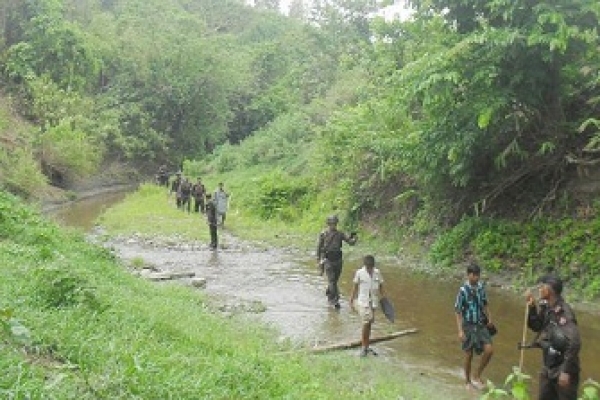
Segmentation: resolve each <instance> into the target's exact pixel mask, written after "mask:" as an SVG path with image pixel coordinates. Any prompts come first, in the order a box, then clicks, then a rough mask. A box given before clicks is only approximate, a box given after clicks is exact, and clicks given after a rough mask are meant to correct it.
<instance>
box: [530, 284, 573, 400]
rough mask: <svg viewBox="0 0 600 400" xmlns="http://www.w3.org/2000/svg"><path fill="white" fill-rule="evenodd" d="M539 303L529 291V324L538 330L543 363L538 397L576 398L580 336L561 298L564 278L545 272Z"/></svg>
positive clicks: (549, 399) (569, 399)
mask: <svg viewBox="0 0 600 400" xmlns="http://www.w3.org/2000/svg"><path fill="white" fill-rule="evenodd" d="M538 283H539V293H540V302H539V305H536V303H535V299H534V298H533V296H532V294H531V293H530V292H528V293H527V294H526V297H527V304H528V305H529V312H528V318H527V325H528V326H529V328H530V329H531V330H533V331H534V332H539V333H540V335H541V336H542V339H541V340H540V341H539V342H538V344H539V346H540V347H541V348H542V351H543V360H544V366H543V367H542V371H541V372H540V391H539V395H538V399H539V400H577V388H578V386H579V368H580V367H579V350H580V348H581V338H580V336H579V327H578V326H577V318H576V317H575V313H573V310H572V309H571V306H569V305H568V304H567V303H566V302H565V300H564V299H563V298H562V290H563V283H562V280H561V279H560V278H559V277H557V276H554V275H546V276H543V277H541V278H540V279H539V280H538Z"/></svg>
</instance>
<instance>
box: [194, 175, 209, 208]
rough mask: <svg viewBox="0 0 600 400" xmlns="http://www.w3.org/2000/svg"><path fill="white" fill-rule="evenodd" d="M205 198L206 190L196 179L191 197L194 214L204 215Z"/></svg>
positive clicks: (199, 180)
mask: <svg viewBox="0 0 600 400" xmlns="http://www.w3.org/2000/svg"><path fill="white" fill-rule="evenodd" d="M205 196H206V189H205V187H204V184H203V183H202V180H201V179H200V178H198V181H197V182H196V183H195V184H194V186H193V187H192V197H194V212H196V213H197V212H201V213H202V214H204V198H205Z"/></svg>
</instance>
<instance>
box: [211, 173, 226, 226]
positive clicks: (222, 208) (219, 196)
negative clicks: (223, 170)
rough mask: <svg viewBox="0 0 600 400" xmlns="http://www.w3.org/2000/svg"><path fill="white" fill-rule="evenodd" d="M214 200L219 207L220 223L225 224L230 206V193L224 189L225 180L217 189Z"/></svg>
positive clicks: (218, 218) (218, 216) (218, 217)
mask: <svg viewBox="0 0 600 400" xmlns="http://www.w3.org/2000/svg"><path fill="white" fill-rule="evenodd" d="M214 202H215V206H216V207H217V220H218V222H219V225H221V226H225V217H226V216H227V208H228V207H229V204H228V203H229V193H227V192H226V191H225V189H223V182H221V183H219V187H218V188H217V190H216V191H215V199H214Z"/></svg>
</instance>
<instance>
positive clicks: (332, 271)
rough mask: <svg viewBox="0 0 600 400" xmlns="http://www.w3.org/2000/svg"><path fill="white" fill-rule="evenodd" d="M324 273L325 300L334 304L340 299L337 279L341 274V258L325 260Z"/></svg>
mask: <svg viewBox="0 0 600 400" xmlns="http://www.w3.org/2000/svg"><path fill="white" fill-rule="evenodd" d="M325 274H326V275H327V292H326V293H327V300H328V301H329V303H330V304H336V303H337V302H338V301H339V300H340V289H339V288H338V281H339V280H340V275H341V274H342V260H340V261H329V260H326V261H325Z"/></svg>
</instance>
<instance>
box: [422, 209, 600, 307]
mask: <svg viewBox="0 0 600 400" xmlns="http://www.w3.org/2000/svg"><path fill="white" fill-rule="evenodd" d="M597 207H598V206H597ZM599 240H600V218H599V217H596V218H594V219H592V220H574V219H563V220H551V219H538V220H535V221H531V222H528V223H522V222H515V221H506V220H483V219H480V218H466V219H464V220H463V221H461V222H460V223H459V224H458V225H456V226H455V227H454V228H453V229H451V230H449V231H447V232H445V233H444V234H442V235H440V236H439V237H438V239H437V240H436V241H435V243H434V244H433V246H432V247H431V258H432V260H433V261H434V262H435V263H438V264H440V265H443V266H446V267H448V266H451V265H452V264H454V263H457V262H460V261H461V260H463V259H464V255H465V254H466V253H470V256H471V257H472V258H473V259H475V260H477V261H478V262H480V263H482V264H483V265H484V266H485V267H486V268H487V269H489V270H492V271H498V270H500V269H503V268H509V269H518V270H520V271H522V272H524V273H526V274H527V273H529V274H530V273H532V272H535V271H536V270H544V269H547V268H552V269H554V270H555V272H557V273H559V274H561V275H563V276H564V277H565V278H577V279H576V281H577V282H578V283H577V284H575V283H574V284H573V285H572V286H576V285H579V286H578V287H577V289H579V290H580V291H581V293H582V294H583V295H585V296H586V297H593V296H596V295H598V294H599V293H600V277H598V271H600V263H599V262H598V259H600V250H599V249H598V246H597V243H598V241H599Z"/></svg>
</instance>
